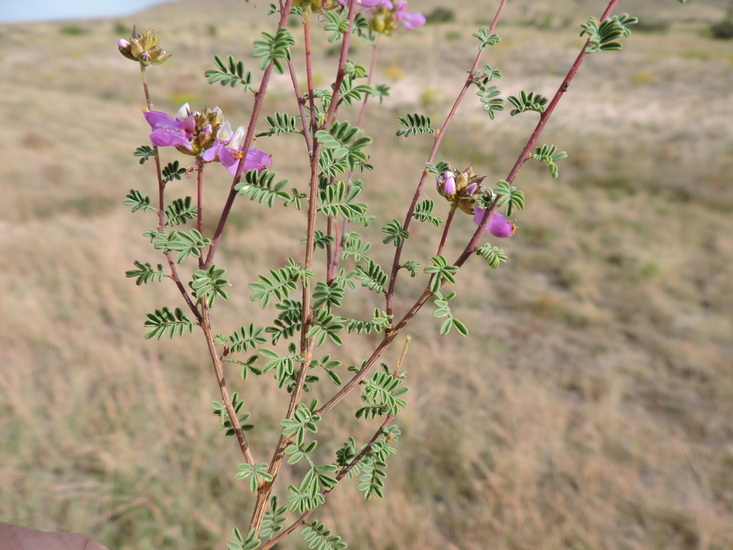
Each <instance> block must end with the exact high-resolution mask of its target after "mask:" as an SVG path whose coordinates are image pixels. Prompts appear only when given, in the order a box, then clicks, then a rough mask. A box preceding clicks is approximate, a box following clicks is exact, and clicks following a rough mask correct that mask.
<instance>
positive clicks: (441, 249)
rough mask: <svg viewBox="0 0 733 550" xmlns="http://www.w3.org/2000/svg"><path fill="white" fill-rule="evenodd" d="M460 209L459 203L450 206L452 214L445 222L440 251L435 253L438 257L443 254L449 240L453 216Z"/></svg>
mask: <svg viewBox="0 0 733 550" xmlns="http://www.w3.org/2000/svg"><path fill="white" fill-rule="evenodd" d="M457 208H458V203H457V202H454V203H453V204H451V205H450V212H449V213H448V219H447V220H445V227H443V235H441V237H440V244H439V245H438V251H437V252H436V253H435V255H436V256H439V255H440V254H442V253H443V247H444V246H445V241H446V239H447V238H448V231H449V230H450V226H451V223H452V222H453V216H454V215H455V213H456V209H457Z"/></svg>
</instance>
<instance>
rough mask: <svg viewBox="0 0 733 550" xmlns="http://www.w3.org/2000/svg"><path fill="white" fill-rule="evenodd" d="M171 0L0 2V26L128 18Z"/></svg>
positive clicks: (37, 0) (35, 0) (38, 0)
mask: <svg viewBox="0 0 733 550" xmlns="http://www.w3.org/2000/svg"><path fill="white" fill-rule="evenodd" d="M164 1H169V0H0V23H7V22H13V21H50V20H55V21H58V20H62V19H80V18H86V17H89V18H94V17H114V16H121V15H129V14H131V13H135V12H136V11H140V10H142V9H145V8H147V7H150V6H153V5H155V4H161V3H163V2H164Z"/></svg>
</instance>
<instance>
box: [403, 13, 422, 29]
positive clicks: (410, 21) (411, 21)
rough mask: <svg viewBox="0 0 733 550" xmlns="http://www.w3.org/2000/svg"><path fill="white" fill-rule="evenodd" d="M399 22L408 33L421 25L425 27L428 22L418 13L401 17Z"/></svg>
mask: <svg viewBox="0 0 733 550" xmlns="http://www.w3.org/2000/svg"><path fill="white" fill-rule="evenodd" d="M399 20H400V21H401V22H402V24H403V25H404V26H405V28H406V29H407V30H408V31H411V30H413V29H414V28H415V27H419V26H420V25H424V24H425V21H426V19H425V16H424V15H423V14H422V13H420V12H417V11H411V12H408V13H406V14H405V15H404V16H403V17H400V18H399Z"/></svg>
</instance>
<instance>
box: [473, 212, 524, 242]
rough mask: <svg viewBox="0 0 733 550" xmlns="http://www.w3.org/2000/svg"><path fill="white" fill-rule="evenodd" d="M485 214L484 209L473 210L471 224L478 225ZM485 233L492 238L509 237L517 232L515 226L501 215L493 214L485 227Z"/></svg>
mask: <svg viewBox="0 0 733 550" xmlns="http://www.w3.org/2000/svg"><path fill="white" fill-rule="evenodd" d="M485 213H486V209H484V208H478V207H477V208H476V209H475V210H474V214H473V223H475V224H476V225H479V224H480V223H481V220H482V219H483V218H484V214H485ZM486 231H488V232H489V233H491V234H492V235H493V236H494V237H511V236H512V235H514V233H515V232H516V231H517V226H516V225H514V224H513V223H512V222H511V221H509V219H508V218H507V217H506V216H504V215H503V214H499V213H498V212H494V213H493V214H492V216H491V219H490V220H489V224H488V225H487V226H486Z"/></svg>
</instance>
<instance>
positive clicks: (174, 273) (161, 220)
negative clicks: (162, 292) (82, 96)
mask: <svg viewBox="0 0 733 550" xmlns="http://www.w3.org/2000/svg"><path fill="white" fill-rule="evenodd" d="M145 69H146V67H145V65H144V64H143V63H142V62H140V79H141V80H142V84H143V92H144V93H145V105H146V106H147V109H148V111H150V110H152V107H153V102H152V101H151V99H150V90H149V89H148V79H147V76H146V74H147V73H146V72H145ZM153 152H154V153H153V158H154V159H155V175H156V177H157V179H158V228H157V229H158V231H162V230H163V228H164V227H165V184H164V183H163V172H162V170H161V168H160V152H159V150H158V146H157V145H153ZM165 257H166V259H167V260H168V266H169V267H170V270H171V279H172V280H173V282H174V283H175V285H176V288H178V291H179V292H180V293H181V296H183V300H184V301H185V302H186V305H187V306H188V308H189V309H190V310H191V312H192V313H193V314H194V316H195V317H196V320H197V321H198V322H199V323H200V322H201V320H202V317H201V312H200V311H199V310H198V308H197V307H196V305H195V304H194V303H193V301H192V300H191V296H189V294H188V291H187V290H186V287H185V286H184V285H183V283H182V282H181V278H180V277H179V276H178V268H177V267H176V263H175V262H174V261H173V257H172V256H171V255H170V254H166V255H165Z"/></svg>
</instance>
